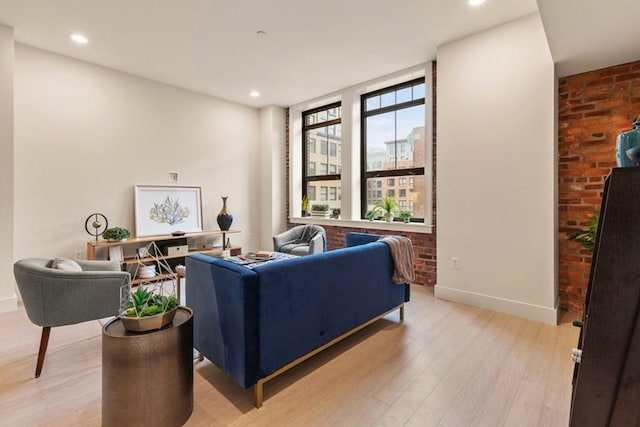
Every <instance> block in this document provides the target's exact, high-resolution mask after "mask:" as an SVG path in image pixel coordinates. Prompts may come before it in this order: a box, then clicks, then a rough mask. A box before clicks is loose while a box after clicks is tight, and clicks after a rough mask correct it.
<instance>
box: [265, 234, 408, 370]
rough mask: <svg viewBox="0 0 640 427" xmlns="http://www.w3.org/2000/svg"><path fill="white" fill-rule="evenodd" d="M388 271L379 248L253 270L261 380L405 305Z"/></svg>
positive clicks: (403, 289) (403, 291)
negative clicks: (256, 291) (352, 330)
mask: <svg viewBox="0 0 640 427" xmlns="http://www.w3.org/2000/svg"><path fill="white" fill-rule="evenodd" d="M393 269H394V264H393V260H392V258H391V254H390V251H389V248H388V246H387V245H385V244H384V243H370V244H367V245H360V246H354V247H350V248H344V249H338V250H333V251H329V252H324V253H321V254H314V255H309V256H306V257H299V258H292V259H287V260H283V261H278V262H273V263H266V264H264V265H261V266H258V267H256V268H255V269H254V271H255V272H256V273H257V274H258V276H259V287H258V295H259V296H258V305H259V309H258V314H259V321H258V325H259V328H260V333H259V337H258V340H259V347H260V356H259V358H260V363H259V365H260V369H261V372H260V373H261V375H269V374H271V373H272V372H274V371H276V370H277V369H279V368H280V367H282V366H284V365H286V364H287V363H289V362H290V361H292V360H294V359H296V358H298V357H300V356H302V355H304V354H306V353H308V352H310V351H312V350H314V349H315V348H317V347H319V346H321V345H323V344H325V343H327V342H329V341H331V340H333V339H334V338H336V337H338V336H340V335H342V334H343V333H345V332H346V331H349V330H350V329H353V328H355V327H356V326H359V325H361V324H363V323H365V322H366V321H368V320H370V319H372V318H374V317H376V316H379V315H381V314H383V313H385V312H387V311H389V310H390V309H392V308H393V307H396V306H398V305H400V304H402V303H404V302H405V301H408V286H407V285H396V284H394V283H393V282H392V280H391V277H392V275H393Z"/></svg>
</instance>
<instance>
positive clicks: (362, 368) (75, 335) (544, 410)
mask: <svg viewBox="0 0 640 427" xmlns="http://www.w3.org/2000/svg"><path fill="white" fill-rule="evenodd" d="M411 291H412V295H411V302H409V303H408V304H407V306H406V311H405V321H404V323H398V314H397V312H395V313H392V314H390V315H389V316H387V318H384V319H382V320H380V321H378V322H376V323H375V324H373V325H371V326H370V327H368V328H366V329H365V330H363V331H360V332H359V333H357V334H355V335H354V336H352V337H349V338H347V339H346V340H345V341H343V342H341V343H338V344H337V345H335V346H334V347H332V348H330V349H328V350H326V351H324V352H323V353H321V354H319V355H317V356H315V357H313V358H312V359H310V360H308V361H307V362H305V363H303V364H302V365H300V366H298V367H296V368H294V369H292V370H291V371H289V372H287V373H285V374H283V375H281V376H280V377H278V378H276V379H274V380H272V381H270V382H268V383H267V384H266V385H265V402H264V406H263V407H262V408H261V409H255V408H254V407H253V391H252V390H251V389H249V390H244V389H242V388H241V387H240V386H238V385H236V384H235V383H234V382H233V381H232V380H230V379H229V378H228V377H227V376H226V375H225V374H223V373H222V372H220V371H219V370H218V369H217V368H216V367H215V366H213V365H212V364H211V363H210V362H208V361H207V360H204V361H203V362H198V361H194V369H195V372H194V397H195V407H194V411H193V414H192V415H191V418H190V419H189V421H188V422H187V424H186V425H187V426H420V427H424V426H447V427H448V426H491V427H495V426H518V427H524V426H544V427H552V426H566V425H567V424H568V418H569V406H570V398H571V375H572V370H573V363H572V362H571V358H570V352H571V348H572V347H575V345H576V343H577V339H578V330H577V329H576V328H574V327H572V326H571V325H570V323H562V324H561V325H559V326H549V325H544V324H541V323H536V322H532V321H527V320H523V319H519V318H516V317H512V316H508V315H506V314H501V313H495V312H491V311H488V310H482V309H478V308H474V307H468V306H464V305H460V304H455V303H451V302H447V301H441V300H436V299H435V298H434V297H433V292H432V290H431V289H430V288H423V287H419V286H414V287H412V289H411ZM39 334H40V329H39V328H37V327H36V326H34V325H32V324H31V323H30V322H29V321H28V319H27V317H26V314H25V313H24V310H19V311H17V312H12V313H5V314H1V315H0V425H1V426H65V427H66V426H98V425H100V417H101V400H100V396H101V325H100V324H99V323H98V322H97V321H94V322H86V323H83V324H80V325H73V326H65V327H60V328H53V329H52V333H51V340H50V342H49V350H48V352H47V357H46V360H45V365H44V369H43V372H42V376H41V377H40V378H39V379H35V378H34V377H33V372H34V369H35V363H36V354H37V350H38V343H39V338H40V335H39ZM134 420H135V409H134V408H132V424H131V425H136V424H137V422H135V421H134Z"/></svg>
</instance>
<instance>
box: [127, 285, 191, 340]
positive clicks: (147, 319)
mask: <svg viewBox="0 0 640 427" xmlns="http://www.w3.org/2000/svg"><path fill="white" fill-rule="evenodd" d="M159 289H160V291H155V290H148V289H145V288H144V287H143V286H138V288H137V289H136V291H135V292H132V293H130V294H129V297H128V299H126V300H125V301H122V304H121V308H120V315H119V316H118V318H119V319H120V321H121V322H122V325H123V326H124V328H125V329H126V330H127V331H131V332H146V331H151V330H154V329H162V328H164V327H165V326H167V325H168V324H170V323H171V322H173V319H174V317H175V315H176V312H177V311H178V298H177V297H176V295H175V294H174V293H172V294H171V295H163V294H162V291H161V289H162V287H161V285H160V287H159Z"/></svg>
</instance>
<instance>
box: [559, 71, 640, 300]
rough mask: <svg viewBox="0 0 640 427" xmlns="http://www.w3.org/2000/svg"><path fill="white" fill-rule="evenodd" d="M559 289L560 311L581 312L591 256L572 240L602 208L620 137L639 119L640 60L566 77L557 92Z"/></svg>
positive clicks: (562, 79)
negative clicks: (595, 212) (606, 182)
mask: <svg viewBox="0 0 640 427" xmlns="http://www.w3.org/2000/svg"><path fill="white" fill-rule="evenodd" d="M558 95H559V96H558V103H559V105H558V155H559V161H558V180H559V182H558V207H559V231H560V237H559V240H560V241H559V263H560V269H559V270H560V271H559V286H560V298H561V307H562V308H563V309H567V310H570V311H581V310H582V308H583V305H584V299H585V294H586V290H587V284H588V281H589V271H590V266H591V253H590V252H589V251H587V250H585V249H583V248H582V245H580V244H579V243H576V242H573V241H570V240H567V233H568V232H571V231H575V230H580V229H586V228H587V227H586V225H585V223H586V221H587V220H588V219H589V218H590V217H591V216H592V214H593V212H594V211H595V210H596V209H599V208H600V203H601V201H602V191H603V189H604V180H605V178H606V176H607V175H608V174H609V173H610V171H611V168H612V167H615V166H616V159H615V155H616V153H615V150H616V147H615V146H616V136H617V135H618V134H619V133H621V132H624V131H627V130H630V129H631V122H632V121H633V119H635V118H636V117H638V116H640V61H638V62H632V63H629V64H622V65H618V66H615V67H610V68H604V69H601V70H596V71H591V72H588V73H583V74H577V75H575V76H569V77H564V78H561V79H560V81H559V94H558Z"/></svg>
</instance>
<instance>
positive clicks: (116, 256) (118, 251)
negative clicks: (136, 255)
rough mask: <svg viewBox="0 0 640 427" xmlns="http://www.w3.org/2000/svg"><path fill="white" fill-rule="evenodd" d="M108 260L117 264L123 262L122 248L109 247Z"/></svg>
mask: <svg viewBox="0 0 640 427" xmlns="http://www.w3.org/2000/svg"><path fill="white" fill-rule="evenodd" d="M109 260H111V261H118V262H122V261H124V253H123V251H122V246H109Z"/></svg>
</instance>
